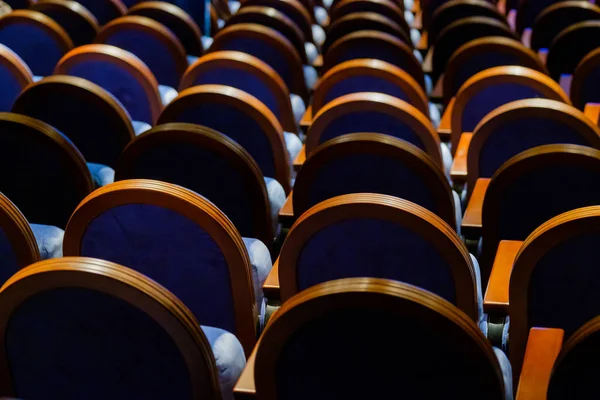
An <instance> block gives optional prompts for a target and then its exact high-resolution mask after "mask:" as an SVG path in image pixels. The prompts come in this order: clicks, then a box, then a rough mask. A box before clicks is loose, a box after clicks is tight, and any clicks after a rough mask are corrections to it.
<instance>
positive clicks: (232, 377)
mask: <svg viewBox="0 0 600 400" xmlns="http://www.w3.org/2000/svg"><path fill="white" fill-rule="evenodd" d="M200 328H202V331H203V332H204V335H205V336H206V338H207V339H208V343H209V344H210V348H211V350H212V352H213V356H214V357H215V361H216V364H217V371H219V385H220V386H221V393H222V396H223V400H233V386H234V385H235V383H236V382H237V380H238V379H239V377H240V375H241V374H242V371H243V369H244V366H245V365H246V356H245V355H244V349H243V348H242V345H241V344H240V342H239V340H238V339H237V338H236V337H235V336H234V335H232V334H231V333H229V332H227V331H225V330H223V329H219V328H213V327H210V326H200Z"/></svg>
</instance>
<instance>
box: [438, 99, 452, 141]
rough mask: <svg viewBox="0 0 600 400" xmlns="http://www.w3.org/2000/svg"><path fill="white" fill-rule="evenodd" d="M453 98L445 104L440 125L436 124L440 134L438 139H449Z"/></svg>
mask: <svg viewBox="0 0 600 400" xmlns="http://www.w3.org/2000/svg"><path fill="white" fill-rule="evenodd" d="M454 100H455V98H454V97H453V98H451V99H450V102H449V103H448V105H447V106H446V109H445V110H444V114H442V119H441V120H440V126H438V129H437V131H438V135H440V140H442V141H448V140H450V134H451V133H452V124H451V122H452V109H453V108H454Z"/></svg>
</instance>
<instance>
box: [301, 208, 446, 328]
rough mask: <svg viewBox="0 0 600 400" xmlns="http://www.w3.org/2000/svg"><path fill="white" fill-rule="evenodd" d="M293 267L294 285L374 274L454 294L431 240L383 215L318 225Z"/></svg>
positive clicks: (444, 265) (303, 287) (436, 292)
mask: <svg viewBox="0 0 600 400" xmlns="http://www.w3.org/2000/svg"><path fill="white" fill-rule="evenodd" d="M297 268H298V269H297V274H298V275H297V279H298V290H303V289H306V288H308V287H311V286H314V285H316V284H318V283H322V282H327V281H331V280H335V279H341V278H351V277H376V278H387V279H393V280H397V281H401V282H406V283H410V284H412V285H415V286H419V287H421V288H424V289H427V290H429V291H431V292H433V293H435V294H437V295H439V296H441V297H443V298H445V299H446V300H448V301H450V302H454V300H455V296H456V294H455V286H454V279H453V277H452V274H451V271H450V265H448V264H447V262H446V261H445V260H444V259H443V258H442V256H441V254H440V252H439V251H438V250H437V249H436V248H435V247H434V246H433V245H432V244H431V242H429V240H428V239H427V238H425V237H422V236H420V235H419V234H417V233H416V232H413V231H411V230H409V229H408V228H406V227H403V226H401V225H398V224H395V223H393V222H390V221H386V220H383V219H375V218H351V219H347V220H344V221H341V222H337V223H335V224H332V225H329V226H327V227H326V228H324V229H321V230H320V231H319V232H317V233H316V234H314V235H313V236H312V237H311V238H310V239H309V240H308V241H307V242H306V243H305V244H304V247H303V249H302V250H301V252H300V255H299V257H298V261H297ZM361 324H362V322H361ZM361 324H359V325H361Z"/></svg>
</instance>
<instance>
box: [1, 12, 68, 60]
mask: <svg viewBox="0 0 600 400" xmlns="http://www.w3.org/2000/svg"><path fill="white" fill-rule="evenodd" d="M21 23H26V24H33V25H36V26H38V27H39V28H40V29H42V30H44V31H45V32H46V33H47V34H48V35H49V36H51V37H52V38H53V39H54V41H55V42H56V44H57V45H58V46H59V47H60V48H61V50H62V51H63V52H64V53H66V52H68V51H69V50H71V49H72V48H73V47H74V44H73V41H72V40H71V38H70V37H69V35H68V34H67V31H65V29H64V28H63V27H62V26H60V25H59V24H57V23H56V22H55V21H54V20H53V19H52V18H50V17H48V16H47V15H46V14H43V13H41V12H39V11H34V10H14V11H13V12H11V13H8V14H5V15H3V16H1V17H0V29H2V28H3V27H5V26H8V25H12V24H21Z"/></svg>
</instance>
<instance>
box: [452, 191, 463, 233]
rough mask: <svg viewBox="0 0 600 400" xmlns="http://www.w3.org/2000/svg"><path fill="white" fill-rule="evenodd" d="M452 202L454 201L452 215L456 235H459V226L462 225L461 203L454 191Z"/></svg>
mask: <svg viewBox="0 0 600 400" xmlns="http://www.w3.org/2000/svg"><path fill="white" fill-rule="evenodd" d="M452 200H453V201H454V215H455V217H456V233H458V234H459V235H460V225H461V224H462V215H463V214H462V203H461V201H460V196H459V195H458V193H456V192H455V191H454V190H453V191H452Z"/></svg>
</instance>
